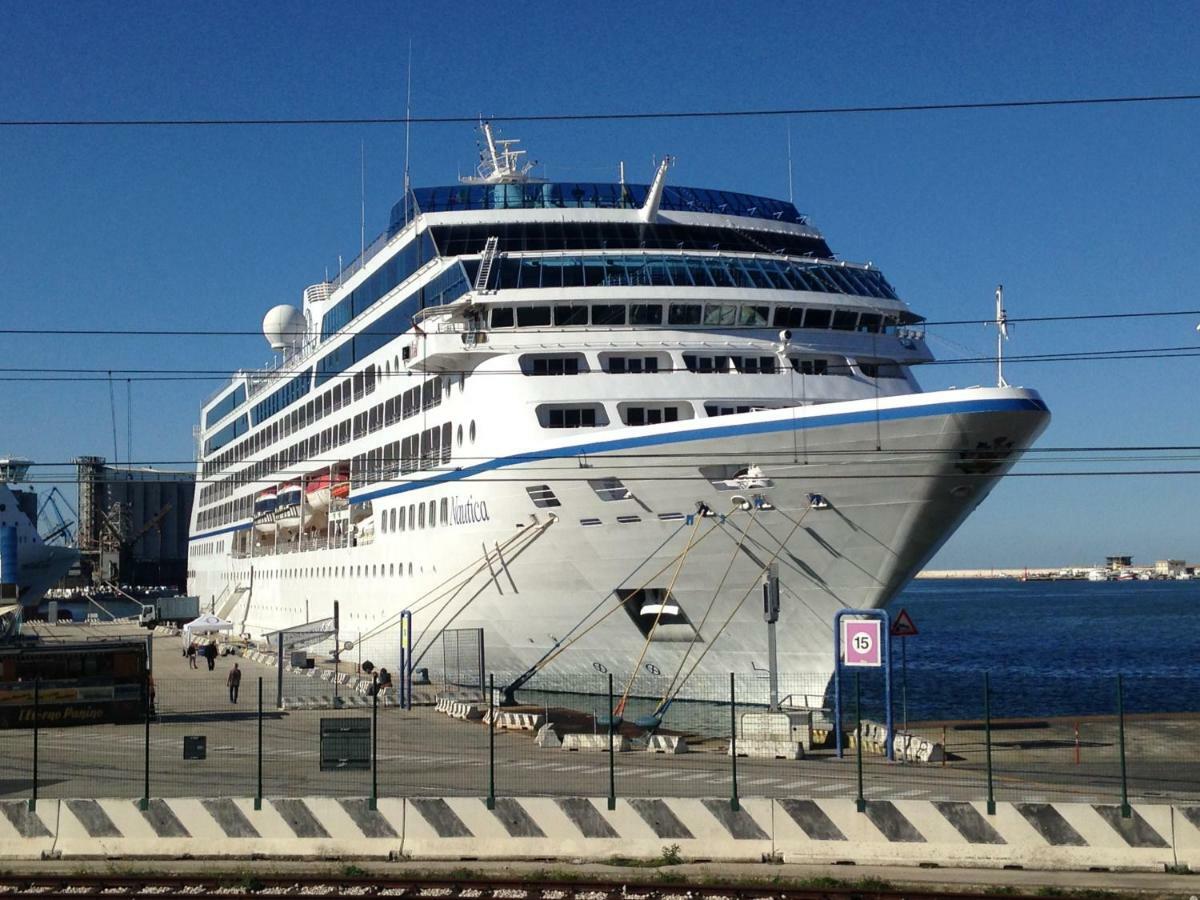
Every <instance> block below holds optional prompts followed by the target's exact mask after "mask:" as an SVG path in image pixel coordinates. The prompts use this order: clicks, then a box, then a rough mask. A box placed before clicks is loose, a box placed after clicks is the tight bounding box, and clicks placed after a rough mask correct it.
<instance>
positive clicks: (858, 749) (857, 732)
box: [854, 670, 867, 812]
mask: <svg viewBox="0 0 1200 900" xmlns="http://www.w3.org/2000/svg"><path fill="white" fill-rule="evenodd" d="M862 745H863V740H862V689H861V687H860V685H859V680H858V670H855V672H854V757H855V760H856V766H857V768H858V796H857V797H855V798H854V808H855V809H857V810H858V811H859V812H866V811H867V798H866V797H864V796H863V762H862Z"/></svg>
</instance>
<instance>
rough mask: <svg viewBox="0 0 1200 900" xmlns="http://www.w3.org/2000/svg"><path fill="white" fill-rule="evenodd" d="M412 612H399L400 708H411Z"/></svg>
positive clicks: (398, 698)
mask: <svg viewBox="0 0 1200 900" xmlns="http://www.w3.org/2000/svg"><path fill="white" fill-rule="evenodd" d="M412 673H413V660H412V612H411V611H409V610H407V609H406V610H402V611H401V613H400V672H399V675H400V696H399V697H397V698H396V699H397V700H398V701H399V702H400V708H401V709H412V701H413V696H412Z"/></svg>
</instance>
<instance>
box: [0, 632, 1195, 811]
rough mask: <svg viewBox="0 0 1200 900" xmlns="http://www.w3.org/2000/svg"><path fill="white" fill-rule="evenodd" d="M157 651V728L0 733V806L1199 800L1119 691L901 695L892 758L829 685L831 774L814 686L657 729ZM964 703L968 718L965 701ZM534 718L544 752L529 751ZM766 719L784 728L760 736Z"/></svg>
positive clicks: (857, 695)
mask: <svg viewBox="0 0 1200 900" xmlns="http://www.w3.org/2000/svg"><path fill="white" fill-rule="evenodd" d="M456 649H464V648H456ZM469 649H470V648H466V650H469ZM156 652H157V654H158V658H157V659H156V662H155V677H154V691H153V709H148V710H147V715H146V716H144V717H143V720H142V721H140V722H133V723H128V724H120V725H112V724H109V725H79V726H74V727H47V726H45V725H42V726H39V727H29V728H15V729H9V730H4V731H0V794H2V795H4V796H6V797H9V798H14V797H28V798H30V799H36V798H37V797H46V798H99V797H129V798H133V799H138V798H154V797H180V796H189V797H226V796H231V797H254V796H266V797H295V796H355V797H407V796H452V795H467V796H478V797H497V796H598V797H602V796H605V795H609V796H613V797H654V796H701V797H721V796H728V797H729V798H730V799H731V800H735V799H736V798H738V797H792V798H826V797H828V798H833V797H841V798H857V799H867V800H877V799H878V800H883V799H930V800H977V801H988V800H997V801H999V800H1021V801H1035V800H1044V801H1061V800H1077V801H1086V802H1104V803H1122V802H1129V801H1133V800H1139V801H1146V800H1149V801H1160V802H1166V801H1173V802H1177V801H1184V802H1195V801H1197V800H1200V754H1198V753H1197V752H1196V746H1197V738H1198V737H1200V715H1195V714H1190V713H1179V712H1174V713H1170V714H1164V713H1158V712H1156V707H1158V706H1159V705H1160V702H1159V699H1156V698H1158V697H1159V692H1157V691H1156V692H1149V691H1146V690H1144V689H1143V684H1142V681H1141V680H1139V679H1137V678H1126V679H1120V678H1118V677H1116V676H1114V677H1112V678H1111V679H1104V680H1101V681H1088V682H1086V683H1084V682H1082V681H1079V680H1074V681H1073V680H1072V679H1067V678H1063V679H1057V680H1056V679H1049V678H1037V679H1033V680H1031V679H1030V678H1029V676H1027V675H1018V674H1016V673H1008V674H1006V673H991V674H990V675H987V674H985V673H965V674H964V673H959V674H958V675H956V676H955V677H954V679H953V681H954V683H953V684H952V685H951V684H950V682H949V680H947V683H946V686H945V690H946V691H951V690H953V691H954V692H956V696H958V698H959V699H958V700H957V701H955V702H956V703H957V704H958V708H959V712H960V715H959V716H957V717H955V718H953V719H940V720H939V719H930V718H927V717H921V711H922V710H927V709H939V708H942V707H944V706H945V705H946V702H947V701H944V699H942V698H939V697H938V696H931V694H932V693H934V692H936V690H937V688H936V684H935V685H934V686H933V687H931V686H930V685H928V684H927V685H925V686H924V687H922V689H921V691H920V692H914V691H911V690H910V691H909V695H908V697H907V698H906V701H905V704H904V705H905V706H906V707H907V709H906V710H901V709H900V708H899V707H900V699H899V695H897V697H895V698H893V704H894V706H895V707H896V710H895V712H896V717H895V718H896V723H897V728H898V729H899V730H900V731H901V734H900V736H899V739H898V740H896V741H895V742H894V743H893V750H894V751H895V750H896V748H897V747H899V752H894V753H893V755H894V757H895V758H894V759H889V758H888V756H887V754H886V752H884V751H885V750H886V747H885V746H884V744H885V740H884V735H883V734H882V733H881V731H882V728H881V726H882V723H883V722H884V721H885V718H886V716H885V709H884V704H883V697H882V695H881V693H880V692H879V690H878V686H877V685H875V684H873V683H871V684H866V683H864V685H863V686H862V687H861V689H860V690H858V691H855V687H854V683H853V678H852V677H851V678H845V677H844V680H843V700H844V702H843V710H842V711H843V716H842V726H843V734H842V751H841V754H840V755H839V753H838V750H837V740H836V735H835V730H836V729H835V728H834V722H833V718H832V713H831V711H830V709H829V706H830V704H829V703H828V698H829V693H828V690H827V686H826V685H825V684H824V680H825V679H823V678H814V677H811V676H803V675H794V676H781V678H780V685H781V694H782V695H783V700H784V706H785V711H787V712H788V713H789V715H788V716H787V717H786V718H785V719H784V720H779V719H774V720H771V719H767V718H764V717H763V715H762V714H763V713H764V712H765V711H766V710H765V707H763V706H761V705H755V704H750V703H748V702H746V700H745V699H739V698H754V697H757V696H761V686H762V685H761V679H757V678H751V677H743V676H739V677H738V678H733V677H732V676H716V677H705V678H700V677H698V676H695V677H693V678H692V679H690V680H689V682H688V685H687V688H688V690H687V699H676V700H675V701H674V702H672V703H670V704H669V706H668V707H667V708H666V710H665V714H663V715H662V716H661V720H659V719H658V718H657V717H656V715H655V712H656V709H658V708H659V707H661V705H662V699H663V697H664V696H666V694H665V693H664V691H663V687H664V682H663V681H655V680H653V679H649V680H647V679H638V680H636V681H635V682H634V684H633V685H632V688H630V690H629V697H628V699H627V700H626V701H625V702H624V703H622V698H623V696H624V695H625V694H626V687H627V679H625V678H622V677H619V676H611V675H608V674H606V673H599V672H597V673H595V674H587V675H567V674H559V675H554V674H553V673H548V674H547V675H545V676H544V677H543V676H539V677H538V678H537V679H534V681H532V682H530V684H529V685H528V686H527V687H526V688H524V689H522V690H520V691H519V692H518V694H517V699H518V701H519V703H520V704H521V705H518V706H516V707H506V708H503V709H501V708H499V707H494V706H492V705H491V704H490V703H489V702H488V699H489V698H488V692H487V691H486V690H485V691H482V692H481V691H479V690H478V689H477V688H473V687H471V686H464V685H463V684H449V683H436V673H435V683H431V684H424V685H422V684H416V685H414V688H413V697H412V699H413V701H414V702H413V705H412V707H411V708H405V707H404V706H403V705H401V704H400V703H398V692H397V691H396V690H395V688H393V689H392V690H390V691H387V692H384V693H383V695H382V696H380V695H379V694H374V695H373V694H372V693H371V691H370V684H371V682H370V681H368V680H366V679H365V678H360V676H361V673H360V672H358V671H356V669H357V668H358V665H359V664H358V663H357V662H353V663H351V662H348V661H347V660H346V659H345V657H343V660H342V667H343V668H342V674H343V676H344V677H343V678H342V679H340V681H339V679H336V678H334V677H333V675H332V670H331V669H329V668H324V669H322V668H317V669H315V670H312V671H313V672H314V673H315V674H309V672H308V670H303V669H294V670H293V669H291V668H290V666H289V667H287V670H286V671H285V672H284V673H283V678H282V690H280V689H279V684H280V682H278V681H277V670H276V668H275V666H274V665H272V664H271V662H270V661H269V659H268V657H266V656H265V655H255V654H251V655H247V656H223V657H220V658H218V659H217V660H216V662H215V664H214V668H213V670H212V671H209V669H208V667H207V664H206V662H205V660H204V659H203V658H200V659H199V660H198V662H197V668H195V669H194V670H193V669H192V668H191V667H190V665H189V663H188V661H187V660H186V659H184V658H182V657H181V656H179V655H178V654H171V655H169V656H164V653H163V652H162V651H161V650H160V651H156ZM470 655H471V654H470V653H469V652H466V653H465V655H463V656H460V657H456V659H458V660H459V663H456V665H459V664H461V665H464V666H465V665H466V663H465V662H462V661H463V660H465V659H466V657H467V656H470ZM319 663H321V664H322V665H327V661H325V660H319ZM235 664H236V665H237V666H238V671H239V672H241V673H243V674H242V677H241V684H240V690H239V691H238V692H237V695H236V698H235V697H234V696H233V694H232V693H231V691H230V688H229V683H228V682H229V673H230V671H231V670H232V668H233V666H234V665H235ZM467 668H469V666H467ZM375 674H376V675H377V674H378V673H375ZM500 681H501V679H497V684H499V683H500ZM610 685H611V694H610ZM1033 686H1036V689H1035V687H1033ZM1039 690H1040V691H1042V692H1044V696H1043V695H1042V694H1039V693H1038V691H1039ZM335 692H336V696H335ZM498 693H499V692H497V694H498ZM972 695H973V696H974V697H976V698H977V702H974V701H970V702H967V703H965V704H964V701H963V700H962V698H963V697H970V696H972ZM1051 695H1053V696H1055V697H1056V698H1057V699H1056V700H1055V703H1056V704H1057V705H1058V706H1061V705H1062V702H1063V699H1062V698H1063V697H1064V696H1065V697H1070V696H1072V695H1077V696H1080V697H1089V698H1092V699H1091V700H1090V701H1089V702H1090V703H1091V706H1090V707H1088V708H1086V709H1085V708H1083V707H1080V708H1081V710H1082V713H1086V714H1079V715H1067V714H1058V715H1053V716H1040V715H1037V714H1036V711H1037V709H1038V708H1039V707H1041V708H1049V701H1048V700H1047V698H1048V697H1050V696H1051ZM1105 698H1107V699H1105ZM1176 699H1177V698H1176ZM39 702H41V703H46V704H52V703H53V702H55V701H54V699H53V698H52V697H47V696H42V697H40V701H39ZM971 702H974V709H973V710H972V709H971V708H970V706H971ZM1105 702H1107V703H1108V708H1107V709H1102V708H1098V707H1102V706H1103V705H1104V703H1105ZM964 705H965V708H964ZM1175 705H1176V706H1178V704H1177V703H1176V704H1175ZM789 707H790V709H789ZM493 712H495V713H501V712H502V713H505V715H502V716H501V715H495V716H493V715H490V714H489V713H493ZM660 712H661V710H660ZM906 713H907V718H908V722H907V723H905V721H904V720H905V717H906V715H905V714H906ZM451 714H455V715H458V716H462V718H454V717H452V715H451ZM547 721H548V722H549V723H551V728H550V729H549V730H550V731H551V732H553V735H554V737H545V736H544V738H543V740H542V741H538V740H535V736H536V734H537V729H540V728H541V727H542V725H543V724H545V723H546V722H547ZM781 721H782V722H784V723H786V724H784V727H785V728H787V729H794V730H789V731H788V732H787V733H786V734H784V735H780V734H779V733H777V732H773V731H772V730H771V729H773V728H776V727H777V726H779V725H780V723H781ZM905 725H906V727H905ZM610 734H611V738H610ZM572 736H573V737H572ZM675 738H678V739H681V742H682V743H684V744H685V745H686V748H687V752H685V753H677V752H666V751H674V750H676V749H679V748H678V746H677V745H678V743H679V742H677V741H675V740H673V739H675ZM732 738H736V741H734V740H732ZM782 738H787V740H782ZM560 743H561V744H562V745H561V746H560ZM796 743H800V744H802V745H803V755H802V758H798V759H797V758H786V757H794V756H797V755H799V754H797V753H796V752H795V746H794V745H795V744H796ZM571 744H576V745H579V746H580V747H581V749H579V750H577V751H572V750H571V749H569V745H571ZM731 744H734V745H735V747H734V748H733V749H734V750H735V751H736V752H734V753H731ZM653 745H661V746H659V747H658V748H657V749H658V750H660V751H664V752H655V747H654V746H653ZM772 745H773V746H772ZM756 754H766V755H765V756H762V755H756Z"/></svg>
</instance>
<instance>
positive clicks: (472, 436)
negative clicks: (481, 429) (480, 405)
mask: <svg viewBox="0 0 1200 900" xmlns="http://www.w3.org/2000/svg"><path fill="white" fill-rule="evenodd" d="M467 436H468V438H470V441H471V443H472V444H473V443H475V420H474V419H472V420H471V428H470V430H469V431H468V432H467Z"/></svg>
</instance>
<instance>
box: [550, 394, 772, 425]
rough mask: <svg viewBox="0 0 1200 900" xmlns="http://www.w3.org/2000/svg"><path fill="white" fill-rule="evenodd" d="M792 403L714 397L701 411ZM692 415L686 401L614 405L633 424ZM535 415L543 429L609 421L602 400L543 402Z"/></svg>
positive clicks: (726, 412)
mask: <svg viewBox="0 0 1200 900" xmlns="http://www.w3.org/2000/svg"><path fill="white" fill-rule="evenodd" d="M794 405H795V404H794V403H791V402H788V401H781V400H714V401H712V402H710V403H705V404H704V414H705V415H706V416H708V417H709V418H713V417H716V416H732V415H735V414H738V413H748V412H756V411H758V410H763V409H782V408H784V407H788V406H794ZM695 415H696V413H695V408H694V407H693V406H692V404H691V403H689V402H688V401H686V400H678V401H671V402H669V403H650V404H646V403H618V404H617V417H618V418H619V419H620V421H621V424H623V425H630V426H633V427H640V426H643V425H661V424H663V423H665V422H679V421H681V420H686V419H692V418H695ZM537 418H538V424H539V425H541V426H542V427H543V428H604V427H606V426H607V425H608V424H609V423H610V421H611V420H610V419H609V416H608V410H607V409H606V407H605V406H604V404H603V403H577V404H571V405H568V404H560V403H554V404H551V403H544V404H542V405H541V406H539V407H538V408H537Z"/></svg>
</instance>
